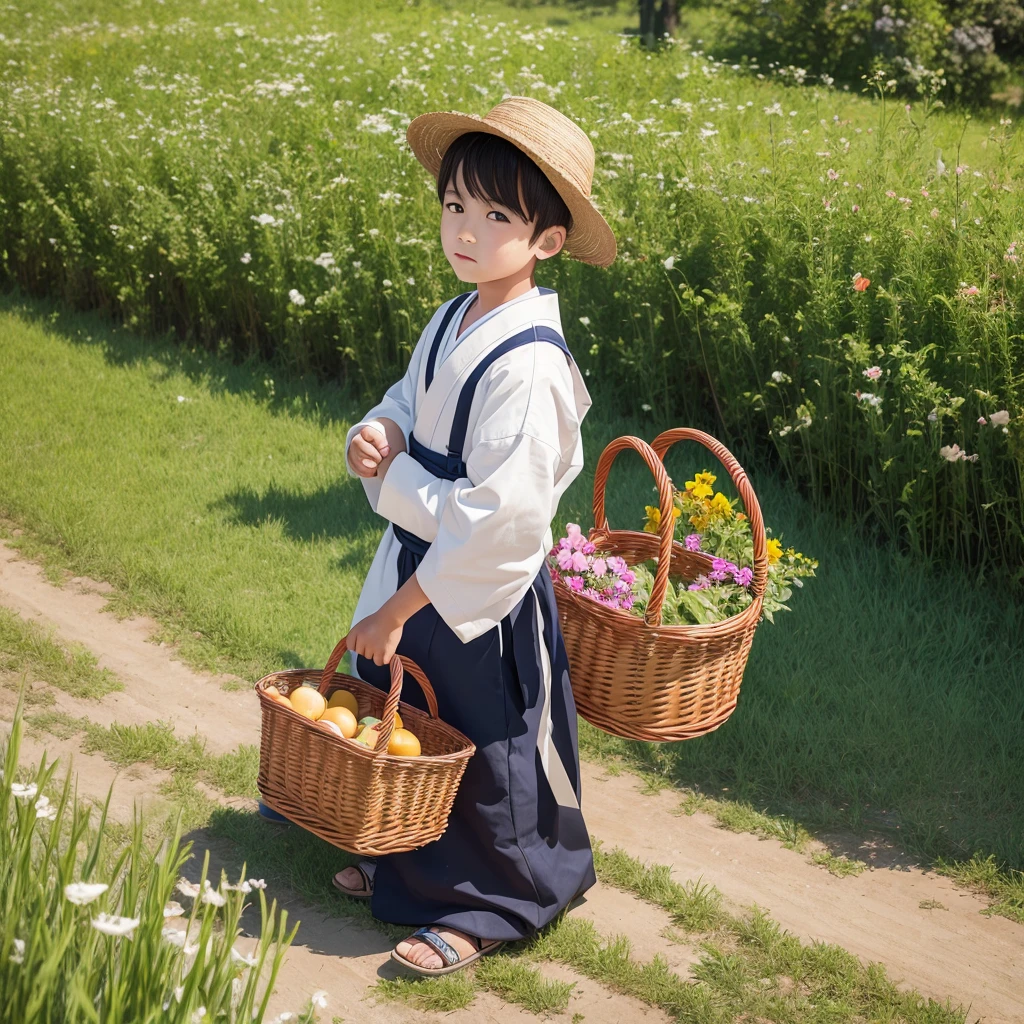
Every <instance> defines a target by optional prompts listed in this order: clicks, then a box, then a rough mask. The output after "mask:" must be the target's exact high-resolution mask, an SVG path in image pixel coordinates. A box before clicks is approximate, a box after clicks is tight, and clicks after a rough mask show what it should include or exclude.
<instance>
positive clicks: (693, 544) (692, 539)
mask: <svg viewBox="0 0 1024 1024" xmlns="http://www.w3.org/2000/svg"><path fill="white" fill-rule="evenodd" d="M684 543H685V544H686V550H687V551H700V534H699V533H691V534H689V535H688V536H687V538H686V540H685V541H684Z"/></svg>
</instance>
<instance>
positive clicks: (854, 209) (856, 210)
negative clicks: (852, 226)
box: [850, 203, 860, 213]
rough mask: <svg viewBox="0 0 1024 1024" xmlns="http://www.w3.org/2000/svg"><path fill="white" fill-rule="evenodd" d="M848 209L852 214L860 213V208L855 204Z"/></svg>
mask: <svg viewBox="0 0 1024 1024" xmlns="http://www.w3.org/2000/svg"><path fill="white" fill-rule="evenodd" d="M850 209H851V210H852V211H853V212H854V213H859V212H860V207H859V206H858V205H857V204H856V203H854V204H853V206H851V207H850Z"/></svg>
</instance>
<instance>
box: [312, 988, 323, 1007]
mask: <svg viewBox="0 0 1024 1024" xmlns="http://www.w3.org/2000/svg"><path fill="white" fill-rule="evenodd" d="M309 1001H310V1002H311V1003H312V1004H313V1005H314V1006H315V1007H316V1008H317V1009H318V1010H326V1009H327V993H326V992H325V991H324V990H323V989H322V988H318V989H317V990H316V991H315V992H314V993H313V994H312V995H311V996H310V997H309Z"/></svg>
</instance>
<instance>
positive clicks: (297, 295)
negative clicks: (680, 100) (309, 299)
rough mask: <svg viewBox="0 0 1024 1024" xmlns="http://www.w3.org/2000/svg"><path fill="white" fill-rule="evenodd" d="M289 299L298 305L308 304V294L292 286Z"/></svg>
mask: <svg viewBox="0 0 1024 1024" xmlns="http://www.w3.org/2000/svg"><path fill="white" fill-rule="evenodd" d="M288 300H289V301H290V302H294V303H295V305H296V306H304V305H305V304H306V296H305V295H303V294H302V292H300V291H299V289H298V288H292V289H291V291H289V292H288Z"/></svg>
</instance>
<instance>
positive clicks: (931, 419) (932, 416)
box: [928, 409, 939, 423]
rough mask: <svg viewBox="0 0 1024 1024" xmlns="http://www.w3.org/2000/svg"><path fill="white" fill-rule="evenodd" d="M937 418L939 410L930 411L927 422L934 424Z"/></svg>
mask: <svg viewBox="0 0 1024 1024" xmlns="http://www.w3.org/2000/svg"><path fill="white" fill-rule="evenodd" d="M938 418H939V410H938V409H932V411H931V412H930V413H928V422H929V423H934V422H935V421H936V420H937V419H938Z"/></svg>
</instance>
